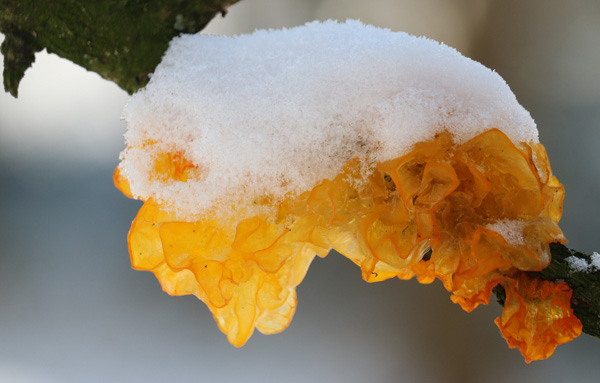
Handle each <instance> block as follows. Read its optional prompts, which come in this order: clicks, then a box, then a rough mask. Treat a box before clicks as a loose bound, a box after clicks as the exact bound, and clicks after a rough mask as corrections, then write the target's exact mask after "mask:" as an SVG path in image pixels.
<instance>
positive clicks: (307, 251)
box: [115, 129, 581, 361]
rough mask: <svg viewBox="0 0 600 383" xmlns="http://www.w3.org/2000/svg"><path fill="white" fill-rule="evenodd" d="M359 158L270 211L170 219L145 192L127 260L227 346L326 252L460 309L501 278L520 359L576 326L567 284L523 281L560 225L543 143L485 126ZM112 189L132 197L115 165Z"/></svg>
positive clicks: (238, 341)
mask: <svg viewBox="0 0 600 383" xmlns="http://www.w3.org/2000/svg"><path fill="white" fill-rule="evenodd" d="M361 166H362V163H361V162H360V161H359V160H352V161H350V162H349V163H347V164H346V166H345V167H344V169H343V171H342V172H341V173H340V174H339V175H338V176H337V177H335V178H334V179H331V180H323V181H322V182H321V183H319V184H318V185H317V186H315V187H314V188H313V189H312V190H310V191H306V192H304V193H302V194H300V195H295V196H291V195H290V196H288V197H286V198H285V199H284V200H282V201H277V202H269V200H268V199H267V198H265V202H263V203H272V204H276V207H277V210H278V212H277V216H276V217H266V216H260V215H259V216H255V217H252V218H248V219H244V220H242V221H239V222H237V223H235V222H233V221H232V222H231V223H223V222H220V221H217V220H215V219H208V218H207V219H204V220H201V221H197V222H179V221H176V220H175V219H174V218H173V215H171V214H170V213H167V212H165V211H163V209H161V206H159V205H158V204H157V203H155V202H154V201H153V200H152V199H149V200H147V201H146V203H145V204H144V206H143V207H142V208H141V210H140V212H139V213H138V215H137V217H136V219H135V220H134V222H133V224H132V227H131V231H130V233H129V251H130V255H131V262H132V265H133V267H134V268H135V269H139V270H149V271H152V272H153V273H154V274H155V275H156V276H157V278H158V279H159V281H160V282H161V284H162V286H163V289H164V290H165V291H166V292H168V293H169V294H173V295H183V294H194V295H196V296H197V297H198V298H199V299H201V300H202V301H204V302H205V303H206V304H207V305H208V307H209V308H210V310H211V311H212V313H213V315H214V317H215V319H216V321H217V323H218V325H219V327H220V328H221V330H223V331H224V332H225V333H226V334H227V335H228V338H229V341H230V342H231V343H233V344H234V345H235V346H241V345H243V344H244V343H245V342H246V341H247V340H248V338H249V337H250V336H251V334H252V332H253V330H254V327H256V328H257V329H258V330H259V331H261V332H263V333H266V334H270V333H275V332H278V331H281V330H283V329H284V328H285V327H286V326H287V325H288V324H289V322H290V320H291V319H292V316H293V314H294V310H295V307H296V296H295V287H296V286H297V285H298V284H299V283H300V282H301V281H302V279H303V278H304V275H305V274H306V271H307V269H308V266H309V265H310V263H311V261H312V259H313V258H314V256H315V255H319V256H325V255H326V254H327V253H328V252H329V250H330V249H335V250H337V251H338V252H340V253H341V254H343V255H344V256H346V257H348V258H349V259H351V260H352V261H353V262H354V263H356V264H357V265H359V266H360V267H361V269H362V274H363V278H364V279H365V280H366V281H369V282H376V281H381V280H385V279H388V278H392V277H399V278H402V279H410V278H412V277H413V276H416V277H417V279H418V280H419V281H420V282H422V283H430V282H432V281H434V280H435V279H436V278H437V279H440V280H441V281H442V283H443V285H444V287H445V288H446V289H447V290H448V291H450V292H451V293H452V296H451V299H452V301H454V302H456V303H458V304H460V305H461V307H462V308H463V309H465V310H466V311H471V310H473V309H474V308H475V307H477V306H478V305H479V304H481V303H483V304H487V303H488V302H489V299H490V295H491V291H492V289H493V288H494V287H495V286H496V285H498V284H499V283H501V284H502V285H503V286H504V287H505V289H506V291H507V301H506V308H505V310H504V314H503V315H502V318H501V319H498V320H497V323H498V325H499V326H500V328H501V330H502V332H503V334H504V336H505V337H506V338H507V340H508V342H509V344H510V345H511V346H517V347H519V349H520V350H521V352H522V353H523V354H524V355H525V358H526V360H528V361H530V360H535V359H542V358H547V357H548V356H549V355H550V354H551V353H552V351H553V350H554V348H555V347H556V345H557V344H561V343H564V342H566V341H568V340H571V339H573V338H574V337H575V336H577V335H578V334H579V333H580V331H581V325H580V324H579V321H578V320H577V318H575V317H574V316H573V313H572V310H571V308H570V305H569V296H570V290H569V288H568V286H566V284H564V283H560V284H554V283H552V282H544V283H538V284H536V283H534V282H529V281H528V279H527V278H526V277H525V276H524V275H525V273H523V271H534V270H541V269H543V268H544V267H546V266H547V265H548V263H549V262H550V251H549V244H550V243H551V242H565V238H564V236H563V234H562V232H561V230H560V228H559V227H558V225H557V222H558V220H559V219H560V216H561V213H562V199H563V194H564V191H563V188H562V185H561V184H560V183H558V181H557V180H556V178H555V177H554V176H552V172H551V170H550V166H549V163H548V159H547V157H546V154H545V151H544V148H543V147H542V146H541V145H540V144H525V143H522V144H519V145H515V144H513V143H512V142H511V141H510V140H509V139H508V138H507V137H506V136H505V135H504V134H503V133H502V132H500V131H499V130H496V129H492V130H489V131H487V132H485V133H482V134H480V135H478V136H476V137H474V138H473V139H471V140H469V141H468V142H466V143H464V144H462V145H456V144H454V142H453V140H452V136H451V135H450V134H449V133H442V134H439V135H437V136H436V137H435V138H434V139H433V140H431V141H429V142H422V143H418V144H416V145H415V147H414V149H413V150H412V151H411V152H410V153H408V154H406V155H404V156H402V157H399V158H396V159H394V160H390V161H386V162H383V163H379V164H377V166H376V168H375V169H374V171H373V172H372V173H371V174H370V175H369V176H368V179H367V180H366V182H362V183H360V182H359V183H357V182H354V181H356V180H358V179H360V178H361V177H363V176H362V173H361ZM197 170H198V169H197V168H196V167H195V166H194V165H192V164H190V163H189V162H188V161H186V160H185V158H183V156H181V155H180V154H174V155H170V154H165V155H164V156H162V157H161V158H159V159H157V160H156V164H155V171H156V175H155V177H158V178H161V177H162V178H165V177H166V179H173V180H176V181H181V182H185V181H186V180H187V178H188V177H193V176H197V174H196V173H197ZM195 172H196V173H195ZM115 183H116V184H117V187H118V188H119V189H121V190H122V191H123V192H124V193H125V194H127V195H130V192H129V186H128V183H127V180H126V179H125V178H124V177H122V176H121V175H120V174H119V172H118V170H117V173H116V174H115ZM498 222H501V223H502V225H500V226H498V225H497V223H498ZM511 223H513V224H514V225H516V226H517V227H518V228H519V231H518V233H517V234H518V235H517V236H516V238H515V235H514V233H512V234H511V230H510V225H511ZM496 227H508V229H506V230H503V229H496V231H495V230H493V228H496ZM513 231H514V230H513ZM507 233H508V234H507ZM430 249H431V250H432V252H431V254H430V256H428V257H424V256H425V254H426V253H428V251H429V250H430ZM538 290H539V292H538Z"/></svg>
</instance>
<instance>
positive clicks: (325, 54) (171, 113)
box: [120, 21, 538, 219]
mask: <svg viewBox="0 0 600 383" xmlns="http://www.w3.org/2000/svg"><path fill="white" fill-rule="evenodd" d="M124 117H125V120H126V121H127V125H128V130H127V133H126V134H125V138H126V142H127V145H128V146H129V149H127V150H126V151H124V152H123V154H122V156H121V157H122V163H121V165H120V166H121V171H122V173H123V174H124V176H125V177H127V179H128V180H129V182H130V184H131V190H132V193H133V194H134V196H136V197H138V198H142V199H148V198H154V199H155V200H157V201H159V202H161V203H163V204H165V205H166V206H167V207H168V208H169V209H172V210H174V211H175V212H177V213H178V214H179V216H180V218H181V219H191V218H192V217H194V216H195V217H197V216H198V215H201V214H204V213H206V212H208V211H211V210H212V211H214V210H215V209H224V210H232V208H233V210H240V211H241V210H243V209H244V208H245V207H248V206H250V205H251V204H252V202H253V201H255V200H256V199H257V198H260V197H264V196H269V197H272V198H275V199H278V198H281V197H283V196H284V195H285V194H286V193H299V192H302V191H306V190H310V189H312V188H313V187H314V186H315V185H316V184H317V183H318V182H319V181H321V180H323V179H331V178H333V177H334V176H335V175H336V174H338V173H339V172H340V171H341V169H342V167H343V165H344V164H345V163H346V162H347V161H348V160H350V159H352V158H356V157H358V158H365V159H367V158H368V160H369V161H370V163H375V162H380V161H385V160H389V159H392V158H396V157H398V156H401V155H403V154H405V153H407V152H408V151H410V150H411V148H412V147H413V145H414V144H415V143H417V142H419V141H423V140H428V139H431V138H433V136H434V135H435V134H436V133H438V132H441V131H443V130H448V131H449V132H451V133H452V134H453V135H454V136H455V139H456V140H457V141H458V142H464V141H466V140H468V139H469V138H472V137H473V136H475V135H477V134H478V133H481V132H483V131H485V130H488V129H490V128H498V129H500V130H502V131H503V132H504V133H505V134H506V135H507V136H508V137H509V138H510V139H511V140H512V141H513V142H538V132H537V129H536V126H535V123H534V121H533V120H532V118H531V116H530V115H529V113H528V112H527V111H526V110H525V109H524V108H523V107H522V106H521V105H519V103H518V102H517V100H516V98H515V96H514V94H513V93H512V91H511V90H510V88H509V87H508V85H507V84H506V83H505V82H504V80H503V79H502V78H501V77H500V76H499V75H498V74H497V73H495V72H493V71H491V70H490V69H488V68H486V67H484V66H483V65H481V64H479V63H477V62H475V61H473V60H471V59H469V58H466V57H464V56H462V55H461V54H460V53H459V52H457V51H456V50H455V49H453V48H450V47H448V46H446V45H443V44H440V43H438V42H436V41H434V40H430V39H427V38H424V37H415V36H411V35H408V34H406V33H403V32H392V31H390V30H388V29H381V28H377V27H373V26H370V25H364V24H362V23H361V22H359V21H346V22H344V23H339V22H336V21H326V22H312V23H308V24H306V25H304V26H300V27H295V28H291V29H284V30H259V31H256V32H254V33H252V34H250V35H241V36H235V37H220V36H207V35H200V34H196V35H183V36H181V37H179V38H175V39H174V40H173V41H172V42H171V45H170V47H169V49H168V50H167V52H166V54H165V56H164V57H163V60H162V62H161V64H160V65H159V66H158V67H157V68H156V71H155V73H154V74H153V76H152V79H151V81H150V83H149V84H148V85H147V86H146V87H145V88H144V89H142V90H140V91H139V92H137V93H136V94H135V95H134V96H133V97H132V99H131V100H130V102H129V103H128V105H127V107H126V109H125V111H124ZM149 143H155V144H153V145H149ZM159 152H172V153H173V152H180V153H182V154H183V155H184V156H185V157H186V158H187V159H188V160H191V161H192V162H193V163H194V164H195V165H198V166H199V167H200V168H201V169H202V174H201V177H200V178H199V179H191V180H188V181H187V182H185V183H184V182H170V183H165V182H163V181H160V180H157V178H156V176H155V175H154V176H153V171H152V169H153V161H154V160H153V159H154V158H156V155H157V154H158V153H159Z"/></svg>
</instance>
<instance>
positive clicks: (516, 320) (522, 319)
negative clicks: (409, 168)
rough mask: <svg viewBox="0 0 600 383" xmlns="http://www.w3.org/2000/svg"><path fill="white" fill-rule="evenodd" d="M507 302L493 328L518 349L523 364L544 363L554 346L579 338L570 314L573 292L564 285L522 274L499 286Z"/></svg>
mask: <svg viewBox="0 0 600 383" xmlns="http://www.w3.org/2000/svg"><path fill="white" fill-rule="evenodd" d="M502 286H503V287H504V290H505V292H506V301H505V303H504V311H503V313H502V317H501V318H497V319H496V321H495V322H496V324H497V325H498V327H499V328H500V330H501V331H502V335H504V338H506V341H507V342H508V345H509V346H510V347H517V348H518V349H519V350H520V351H521V353H522V354H523V356H525V361H526V362H527V363H530V362H531V361H533V360H539V359H546V358H548V357H550V355H552V353H553V352H554V349H555V348H556V346H558V345H560V344H563V343H566V342H569V341H571V340H573V339H574V338H576V337H578V336H579V335H580V334H581V329H582V325H581V322H580V321H579V319H577V317H575V315H574V314H573V310H572V308H571V303H570V301H571V295H572V294H573V291H572V290H571V288H570V287H569V286H568V285H567V284H566V283H565V282H559V283H554V282H550V281H544V280H540V279H535V278H532V277H530V276H528V275H527V274H525V273H520V274H518V276H516V277H515V278H511V279H507V280H506V281H504V282H502Z"/></svg>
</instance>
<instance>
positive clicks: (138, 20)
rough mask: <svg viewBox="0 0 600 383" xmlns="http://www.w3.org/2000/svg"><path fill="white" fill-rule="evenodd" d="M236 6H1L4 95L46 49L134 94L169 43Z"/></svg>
mask: <svg viewBox="0 0 600 383" xmlns="http://www.w3.org/2000/svg"><path fill="white" fill-rule="evenodd" d="M237 1H238V0H197V1H185V0H169V1H161V0H148V1H142V0H106V1H96V0H56V1H35V0H0V32H2V33H3V34H4V35H5V40H4V42H3V43H2V47H1V51H2V54H3V55H4V89H5V90H6V91H7V92H10V93H11V94H12V95H13V96H15V97H16V96H17V93H18V87H19V82H20V81H21V79H22V78H23V75H24V73H25V71H26V70H27V68H29V66H31V64H32V63H33V61H34V60H35V56H34V55H35V53H36V52H39V51H41V50H42V49H44V48H45V49H47V50H48V52H50V53H55V54H57V55H58V56H60V57H63V58H65V59H68V60H70V61H72V62H74V63H76V64H78V65H81V66H82V67H84V68H86V69H88V70H91V71H94V72H96V73H98V74H99V75H100V76H102V77H104V78H105V79H107V80H110V81H113V82H115V83H116V84H117V85H118V86H119V87H121V88H122V89H124V90H125V91H127V92H128V93H130V94H131V93H133V92H135V91H136V90H138V89H139V88H141V87H143V86H144V85H145V84H146V83H147V82H148V74H149V73H152V72H153V71H154V68H155V67H156V65H158V63H159V62H160V59H161V57H162V55H163V53H164V52H165V50H166V49H167V47H168V45H169V41H171V39H172V38H173V37H175V36H177V35H179V34H180V33H195V32H198V31H200V30H202V28H204V27H205V26H206V24H208V22H209V21H210V20H211V19H212V18H213V17H214V16H215V15H217V14H219V13H221V14H223V15H224V14H225V12H226V9H227V7H228V6H229V5H231V4H233V3H236V2H237Z"/></svg>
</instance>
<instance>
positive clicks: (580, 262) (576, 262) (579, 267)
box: [566, 252, 600, 273]
mask: <svg viewBox="0 0 600 383" xmlns="http://www.w3.org/2000/svg"><path fill="white" fill-rule="evenodd" d="M566 260H567V263H568V264H569V267H570V268H571V270H573V271H576V272H582V273H590V272H595V271H600V254H598V253H596V252H594V253H593V254H592V255H591V256H590V263H588V262H587V261H586V260H585V259H583V258H578V257H576V256H574V255H572V256H570V257H568V258H567V259H566Z"/></svg>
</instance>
